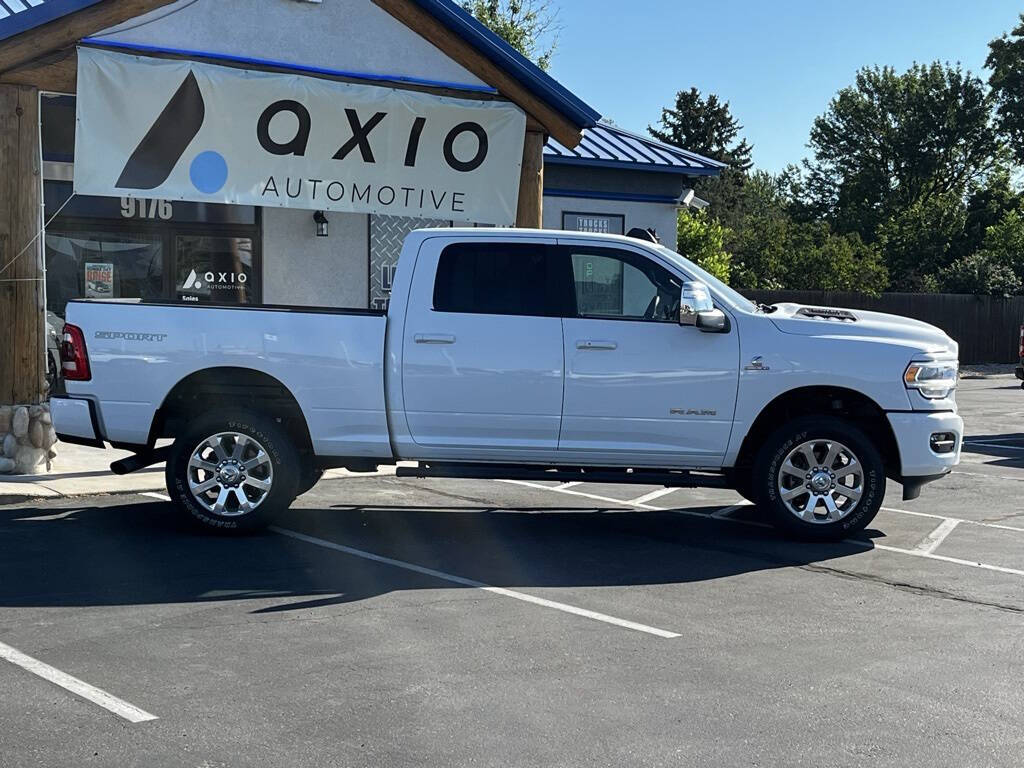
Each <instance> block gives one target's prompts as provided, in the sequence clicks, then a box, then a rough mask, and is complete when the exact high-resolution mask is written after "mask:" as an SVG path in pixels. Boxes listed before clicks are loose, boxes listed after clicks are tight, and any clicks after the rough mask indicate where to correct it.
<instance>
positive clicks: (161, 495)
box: [139, 491, 171, 501]
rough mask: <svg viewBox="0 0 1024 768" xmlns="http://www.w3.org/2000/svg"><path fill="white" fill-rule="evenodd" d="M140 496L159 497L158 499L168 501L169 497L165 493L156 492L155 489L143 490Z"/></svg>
mask: <svg viewBox="0 0 1024 768" xmlns="http://www.w3.org/2000/svg"><path fill="white" fill-rule="evenodd" d="M139 495H140V496H149V498H151V499H160V501H170V500H171V497H170V496H168V495H167V494H166V493H157V492H156V491H143V492H142V493H141V494H139Z"/></svg>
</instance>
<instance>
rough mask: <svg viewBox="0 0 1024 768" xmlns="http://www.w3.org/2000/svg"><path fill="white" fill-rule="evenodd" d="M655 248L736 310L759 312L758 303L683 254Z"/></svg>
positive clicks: (663, 247) (658, 247)
mask: <svg viewBox="0 0 1024 768" xmlns="http://www.w3.org/2000/svg"><path fill="white" fill-rule="evenodd" d="M654 247H655V248H656V249H657V250H658V252H659V253H660V254H661V255H662V256H664V257H665V258H667V259H668V260H670V261H671V262H672V263H673V264H675V265H676V266H678V267H679V268H680V269H682V270H684V271H686V272H688V273H690V274H691V275H692V276H693V277H694V279H696V280H700V281H701V282H702V283H705V284H706V285H707V286H708V287H709V288H710V289H711V290H712V292H713V293H716V294H718V295H719V296H722V297H724V298H725V300H726V301H728V302H729V303H730V304H732V305H733V306H735V307H736V308H738V309H743V310H746V311H747V312H756V311H757V304H756V303H754V302H753V301H751V300H750V299H748V298H747V297H746V296H744V295H743V294H741V293H740V292H739V291H737V290H736V289H735V288H730V287H729V286H728V285H726V284H725V283H723V282H722V281H721V280H719V279H718V278H717V277H715V276H714V275H712V274H711V273H710V272H707V271H705V270H703V269H701V268H700V267H698V266H697V265H696V264H694V263H693V262H692V261H690V260H689V259H687V258H686V257H685V256H682V255H681V254H678V253H676V252H675V251H673V250H671V249H670V248H666V247H665V246H663V245H655V246H654Z"/></svg>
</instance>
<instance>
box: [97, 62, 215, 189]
mask: <svg viewBox="0 0 1024 768" xmlns="http://www.w3.org/2000/svg"><path fill="white" fill-rule="evenodd" d="M205 117H206V103H205V102H204V101H203V94H202V93H201V92H200V90H199V83H198V82H196V76H195V75H194V74H192V73H191V72H189V73H188V77H186V78H185V80H184V82H182V84H181V85H180V86H179V87H178V90H177V91H175V93H174V95H173V96H172V97H171V100H170V101H168V102H167V106H166V107H164V109H163V111H162V112H161V113H160V115H159V116H158V117H157V119H156V121H155V122H154V123H153V125H152V126H151V127H150V129H149V131H148V132H147V133H146V135H145V136H144V137H143V138H142V141H140V142H139V146H137V147H136V148H135V151H134V152H132V156H131V157H129V158H128V162H127V163H125V166H124V170H123V171H121V176H120V178H119V179H118V180H117V186H118V187H120V188H122V189H155V188H156V187H159V186H160V185H161V184H163V183H164V182H165V181H167V177H168V176H170V175H171V171H173V170H174V166H175V165H177V164H178V161H179V160H180V159H181V156H182V155H183V154H184V153H185V149H186V148H187V147H188V145H189V144H190V143H192V139H194V138H195V137H196V134H197V133H199V129H200V128H201V127H202V125H203V119H204V118H205Z"/></svg>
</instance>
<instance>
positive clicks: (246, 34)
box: [96, 0, 482, 85]
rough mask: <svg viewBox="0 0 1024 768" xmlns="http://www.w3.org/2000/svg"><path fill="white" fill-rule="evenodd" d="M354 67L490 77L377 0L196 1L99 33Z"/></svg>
mask: <svg viewBox="0 0 1024 768" xmlns="http://www.w3.org/2000/svg"><path fill="white" fill-rule="evenodd" d="M96 36H97V37H104V38H106V39H109V40H115V41H118V42H123V43H141V44H144V45H155V46H162V47H166V48H179V49H180V48H188V49H191V50H198V51H205V52H211V53H226V54H231V55H235V56H248V57H252V58H260V59H273V60H276V61H283V62H288V63H298V64H304V65H307V66H315V67H324V68H328V69H337V70H347V71H353V72H363V73H373V74H383V75H405V76H410V77H420V78H424V79H430V80H439V81H446V82H452V83H460V84H471V85H481V84H482V81H481V80H480V79H479V78H477V77H476V76H475V75H473V74H471V73H470V72H469V71H468V70H466V69H465V68H463V67H462V66H460V65H459V64H457V63H456V62H454V61H452V60H451V59H449V58H448V57H447V56H446V55H445V54H444V53H442V52H441V51H440V50H438V49H437V48H435V47H434V46H433V45H431V44H430V43H428V42H427V41H426V40H424V39H423V38H422V37H420V36H419V35H417V34H416V33H415V32H413V31H412V30H410V29H409V28H408V27H406V26H405V25H403V24H402V23H401V22H399V21H398V20H397V19H395V18H393V17H392V16H391V15H389V14H388V13H387V12H386V11H383V10H381V9H380V8H378V7H377V6H376V5H374V4H373V3H371V2H370V0H323V2H322V3H300V2H295V0H198V1H197V2H195V3H193V4H191V5H188V0H179V2H177V3H175V4H173V5H170V6H164V7H163V8H159V9H157V10H155V11H152V12H150V13H148V14H145V15H144V16H139V17H137V18H135V19H132V20H131V21H128V22H126V23H125V24H122V25H120V26H119V27H113V28H111V29H110V30H107V31H105V32H102V33H100V34H99V35H96Z"/></svg>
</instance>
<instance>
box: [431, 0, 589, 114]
mask: <svg viewBox="0 0 1024 768" xmlns="http://www.w3.org/2000/svg"><path fill="white" fill-rule="evenodd" d="M411 2H413V3H415V4H416V5H418V6H419V7H420V8H422V9H423V10H424V11H426V12H427V13H429V14H430V15H431V16H433V17H434V18H435V19H436V20H437V21H439V22H440V23H441V24H442V25H444V26H445V27H446V28H447V29H448V30H449V31H451V32H453V33H454V34H456V35H458V36H459V37H460V38H462V39H463V40H465V41H466V42H467V43H469V44H470V45H472V46H473V47H474V48H476V49H477V50H478V51H479V52H480V53H481V54H483V55H484V56H485V57H486V58H487V59H488V60H489V61H490V62H491V63H492V64H494V65H495V66H497V67H499V68H500V69H502V70H503V71H505V72H507V73H508V74H509V75H511V76H512V77H514V78H515V79H516V80H517V81H518V82H519V84H520V85H522V86H523V87H524V88H526V90H527V91H529V92H530V93H532V94H533V95H534V96H536V97H537V98H539V99H540V100H541V101H543V102H544V103H546V104H547V105H548V106H550V107H552V108H553V109H555V110H556V111H558V112H559V113H560V114H562V115H564V116H565V117H566V118H568V119H569V120H570V121H572V122H573V124H575V125H577V126H579V127H580V128H589V127H590V126H592V125H597V121H598V120H600V119H601V113H600V112H598V111H597V110H596V109H594V108H593V107H591V106H589V105H588V104H586V103H585V102H584V101H583V100H582V99H580V98H578V97H576V96H575V95H574V94H573V93H572V92H570V91H569V90H568V89H567V88H565V86H563V85H562V84H561V83H559V82H558V81H557V80H555V79H554V78H553V77H551V75H549V74H547V73H546V72H544V70H542V69H541V68H540V67H538V66H537V65H536V64H534V63H533V62H532V61H530V60H529V59H527V58H526V57H525V56H523V55H522V54H521V53H519V51H517V50H516V49H515V48H513V47H512V46H511V45H509V44H508V43H506V42H505V41H504V40H502V39H501V38H500V37H498V35H496V34H494V33H493V32H491V30H489V29H488V28H487V27H485V26H484V25H483V24H481V23H480V22H479V21H477V20H476V19H475V18H473V15H472V14H471V13H469V12H468V11H466V10H464V9H463V8H461V7H460V6H458V5H457V4H456V3H454V2H451V0H411Z"/></svg>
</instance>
